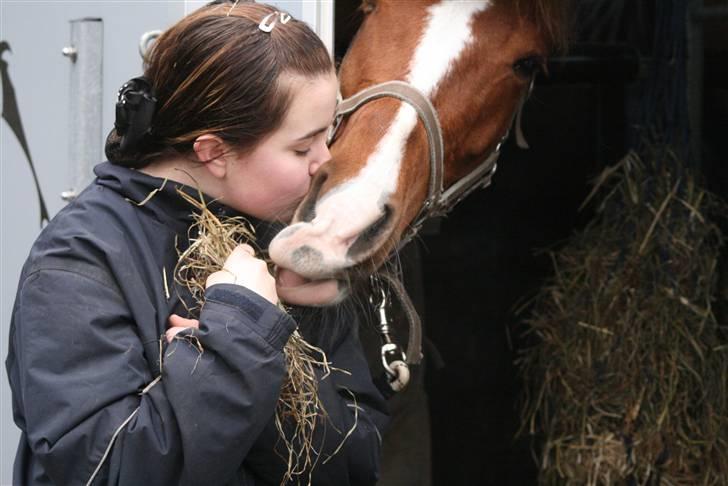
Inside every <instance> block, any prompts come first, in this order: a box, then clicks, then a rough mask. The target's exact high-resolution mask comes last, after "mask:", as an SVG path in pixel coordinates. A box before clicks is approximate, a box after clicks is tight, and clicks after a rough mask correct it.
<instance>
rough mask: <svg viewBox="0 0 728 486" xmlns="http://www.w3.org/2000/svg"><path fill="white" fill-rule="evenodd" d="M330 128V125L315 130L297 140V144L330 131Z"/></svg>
mask: <svg viewBox="0 0 728 486" xmlns="http://www.w3.org/2000/svg"><path fill="white" fill-rule="evenodd" d="M328 128H329V127H328V125H327V126H325V127H323V128H316V129H315V130H313V131H311V132H309V133H307V134H306V135H304V136H303V137H301V138H297V139H296V142H300V141H302V140H306V139H307V138H311V137H315V136H316V135H318V134H319V133H321V132H323V131H326V130H328Z"/></svg>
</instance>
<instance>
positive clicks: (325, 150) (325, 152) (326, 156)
mask: <svg viewBox="0 0 728 486" xmlns="http://www.w3.org/2000/svg"><path fill="white" fill-rule="evenodd" d="M329 160H331V152H329V147H328V146H327V145H326V144H324V145H323V147H322V148H321V151H320V153H319V155H318V157H316V160H314V161H313V162H311V164H310V165H309V166H308V173H309V175H310V176H312V177H313V175H314V174H315V173H316V171H318V170H319V168H320V167H321V166H322V165H324V164H325V163H326V162H328V161H329Z"/></svg>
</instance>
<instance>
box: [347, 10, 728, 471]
mask: <svg viewBox="0 0 728 486" xmlns="http://www.w3.org/2000/svg"><path fill="white" fill-rule="evenodd" d="M706 3H707V4H711V3H713V4H717V5H727V4H726V3H725V2H706ZM358 5H359V2H358V1H356V0H344V1H342V0H338V1H337V2H336V22H337V23H336V53H337V57H338V58H340V57H341V56H343V54H344V52H345V51H346V48H347V46H348V43H349V41H350V38H351V36H352V35H353V33H354V32H355V31H356V29H357V28H358V25H359V23H360V21H361V14H360V13H358V11H357V7H358ZM575 5H576V7H575V8H574V16H575V19H574V25H575V26H578V27H579V28H576V29H574V33H573V35H572V41H573V43H572V46H571V48H570V51H569V52H568V53H566V54H565V56H567V57H568V56H572V57H574V56H576V55H586V56H587V57H589V55H590V54H591V55H593V56H592V57H600V56H601V57H603V58H604V59H602V61H601V64H600V62H596V63H592V64H591V65H590V66H591V67H589V66H587V67H586V68H584V66H582V68H578V67H576V68H574V66H571V67H566V68H564V67H563V66H562V69H559V65H558V60H554V62H555V63H556V64H555V65H554V66H555V69H554V70H552V76H551V78H550V79H548V80H546V79H543V78H542V79H540V80H539V82H538V83H537V85H536V88H535V90H534V92H533V95H532V97H531V99H530V100H529V102H528V103H527V104H526V108H525V111H524V116H523V120H524V121H523V129H524V133H525V135H526V139H527V140H528V142H529V144H530V146H531V149H530V150H527V151H526V150H520V149H518V148H516V147H515V145H514V143H513V141H512V140H511V141H510V142H509V143H508V144H507V145H506V147H505V149H504V152H503V154H502V156H501V159H500V161H499V164H498V171H497V174H496V176H495V178H494V180H493V185H492V186H491V187H490V188H488V189H487V190H485V191H478V192H476V193H474V194H473V195H471V196H470V197H469V198H468V199H467V200H465V201H464V202H462V203H461V204H460V205H459V206H458V207H457V208H456V210H455V211H453V213H452V214H451V215H450V216H448V217H447V218H446V219H444V220H442V221H441V222H440V224H439V229H437V230H435V231H430V232H429V234H424V235H423V236H422V238H421V242H420V243H421V248H422V249H423V251H422V265H423V268H422V270H423V276H424V278H423V284H424V300H425V311H424V315H423V321H424V323H425V327H426V334H427V335H428V336H429V339H430V340H431V341H432V343H433V344H434V346H435V347H436V348H437V350H438V351H439V353H440V355H441V356H442V359H443V361H444V364H445V366H444V367H442V368H440V369H435V367H434V366H433V365H432V362H431V361H430V362H429V363H430V364H429V368H428V370H427V375H426V385H427V386H426V389H427V392H428V394H429V397H430V400H429V404H430V412H431V426H432V460H433V464H432V468H433V484H435V485H451V484H452V485H460V484H482V485H528V484H535V483H536V482H537V479H536V474H537V469H536V465H535V462H534V460H533V457H532V453H531V443H530V439H529V438H528V437H521V438H516V432H517V431H518V429H519V427H520V418H519V408H518V407H519V396H520V394H521V384H520V382H519V378H518V373H517V369H516V367H515V365H514V360H515V359H516V357H517V350H518V349H519V346H520V345H522V338H521V337H520V335H521V333H522V332H523V324H522V323H521V321H522V320H523V318H525V316H526V315H527V312H526V314H524V315H521V316H518V315H516V312H515V311H516V309H517V308H519V307H521V306H523V305H524V304H526V303H527V302H528V299H529V298H530V297H532V296H533V295H534V294H535V292H536V291H537V290H538V289H539V287H540V286H541V285H542V283H543V281H544V279H546V278H548V276H549V275H550V274H551V271H552V267H551V260H550V257H549V255H548V252H547V251H546V250H557V249H558V248H559V247H560V246H561V245H563V243H564V242H565V241H566V240H567V239H568V238H569V236H570V235H571V234H573V233H574V232H575V231H578V230H579V229H580V228H582V227H583V226H584V225H585V224H586V223H587V222H588V221H589V220H590V218H591V217H592V216H593V214H592V212H591V210H589V209H586V210H583V211H579V206H580V205H581V203H582V202H583V200H584V198H585V197H586V195H587V194H588V193H589V191H590V190H591V185H590V182H591V181H592V180H593V178H594V177H595V176H596V175H597V174H598V173H599V172H600V171H601V170H602V169H603V168H604V167H605V166H607V165H609V164H613V163H615V162H617V161H618V160H619V159H620V158H621V157H622V156H623V155H624V154H625V153H626V151H627V150H628V149H629V148H631V147H634V146H635V145H636V144H637V143H639V139H640V136H641V132H640V128H639V125H640V123H641V121H643V120H644V113H643V111H644V98H645V96H646V95H647V94H649V93H650V92H652V91H654V89H655V82H658V83H659V82H664V81H665V80H659V79H658V80H657V81H656V80H655V79H654V77H653V79H650V78H651V76H650V74H651V70H654V69H655V68H654V63H653V62H652V61H653V56H654V55H655V47H654V46H655V45H657V44H656V42H659V38H657V37H656V35H657V34H659V32H656V24H658V23H659V22H658V21H657V16H658V12H657V8H656V5H657V4H656V2H655V1H654V0H653V1H623V2H619V1H614V2H604V1H601V2H600V1H582V2H577V3H576V4H575ZM663 5H665V4H663ZM600 9H601V10H600ZM662 14H664V12H662ZM662 35H665V32H663V33H662ZM704 46H705V50H704V54H705V68H704V69H705V71H704V83H703V97H704V103H703V124H702V126H703V141H702V146H701V145H698V146H699V147H700V154H698V155H697V156H694V157H693V158H692V159H691V160H689V161H687V160H686V163H689V164H691V165H693V166H695V167H698V168H699V170H700V171H701V172H702V174H703V175H704V177H705V182H706V184H707V185H708V187H709V188H710V189H711V190H712V191H714V192H716V193H718V194H720V195H721V196H723V197H724V198H725V197H726V195H728V164H727V162H728V150H727V149H726V143H725V139H726V138H727V137H728V81H727V79H728V77H727V76H728V17H723V18H722V19H714V20H709V21H706V22H705V23H704ZM605 53H606V55H605ZM679 89H683V88H682V87H681V88H679ZM651 90H652V91H651Z"/></svg>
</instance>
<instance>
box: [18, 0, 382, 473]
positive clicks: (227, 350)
mask: <svg viewBox="0 0 728 486" xmlns="http://www.w3.org/2000/svg"><path fill="white" fill-rule="evenodd" d="M336 86H337V85H336V78H335V74H334V70H333V66H332V63H331V61H330V58H329V55H328V53H327V51H326V49H325V48H324V46H323V44H322V43H321V42H320V40H319V39H318V38H317V37H316V36H315V34H314V33H313V32H312V31H311V30H310V29H309V28H308V27H307V26H306V25H305V24H304V23H302V22H298V21H296V20H295V19H291V18H290V17H289V16H288V15H287V14H285V13H282V12H277V11H276V10H275V9H273V8H272V7H269V6H264V5H260V4H252V3H238V2H235V3H234V4H233V3H215V4H211V5H208V6H206V7H203V8H201V9H200V10H198V11H196V12H194V13H193V14H191V15H190V16H188V17H186V18H184V19H182V20H181V21H180V22H179V23H177V24H176V25H174V26H173V27H171V28H170V29H169V30H168V31H167V32H165V33H164V34H163V35H162V36H161V37H160V38H159V39H158V40H157V42H156V43H155V45H154V47H153V49H152V52H151V54H150V58H149V59H148V62H147V65H146V67H145V73H144V77H143V78H136V79H134V80H132V81H130V82H129V83H127V84H126V85H125V86H124V87H123V88H122V90H121V91H120V96H119V103H118V105H117V119H116V125H115V126H116V128H115V130H114V131H112V133H111V135H110V136H109V140H108V142H107V156H108V157H109V159H110V162H107V163H103V164H101V165H99V166H97V167H96V169H95V173H96V176H97V178H96V180H95V181H94V183H92V184H91V185H90V186H89V187H88V188H87V189H86V190H85V191H84V192H83V193H82V194H81V195H80V196H79V197H78V198H77V199H76V200H75V201H74V202H73V203H71V204H69V205H68V206H67V207H66V208H64V209H63V210H62V211H61V212H60V213H59V214H58V215H57V216H56V217H55V218H54V219H53V221H52V222H51V223H50V224H49V225H48V226H47V227H46V228H45V229H44V231H43V232H42V234H41V235H40V237H39V238H38V240H37V241H36V243H35V244H34V246H33V248H32V250H31V252H30V256H29V258H28V261H27V263H26V265H25V267H24V268H23V272H22V275H21V279H20V285H19V289H18V294H17V298H16V302H15V307H14V310H13V316H12V319H13V320H12V324H11V331H10V352H9V356H8V361H7V369H8V374H9V378H10V384H11V387H12V390H13V408H14V415H15V422H16V423H17V425H18V426H19V427H20V428H21V430H22V437H21V441H20V445H19V448H18V453H17V458H16V462H15V471H14V483H15V484H22V485H46V484H56V485H75V484H104V485H106V484H115V485H116V484H123V485H155V486H156V485H160V486H161V485H178V484H185V485H193V484H199V485H227V484H236V485H241V484H242V485H258V484H274V485H277V484H280V482H281V479H282V477H283V474H284V471H285V470H286V462H285V461H284V460H283V459H282V458H281V457H280V456H279V454H280V452H281V449H280V447H278V445H277V441H278V432H277V431H276V429H275V426H274V423H273V418H274V412H275V407H276V403H277V400H278V396H279V392H280V387H281V383H282V382H283V379H284V375H285V362H284V356H283V352H282V349H283V346H284V344H285V343H286V341H287V340H288V337H289V336H290V334H291V333H292V331H293V329H294V327H295V322H294V320H293V319H292V318H291V317H290V316H289V315H288V314H286V313H284V312H282V311H281V310H279V308H278V307H277V306H276V304H277V303H278V295H277V293H276V286H275V281H274V279H273V278H272V277H271V276H270V275H269V273H268V271H267V267H266V264H265V263H264V262H263V261H261V260H258V259H256V258H255V257H254V256H253V252H252V251H251V250H252V249H251V248H250V247H248V246H247V245H241V246H240V247H238V248H237V249H236V250H235V251H234V252H233V253H232V254H231V255H230V257H229V258H228V260H227V262H226V263H225V270H224V271H220V272H217V273H214V274H213V275H212V276H211V277H210V278H209V279H208V282H207V289H206V294H205V300H206V303H205V305H204V307H203V308H202V310H201V313H200V316H199V320H198V321H190V320H188V319H187V317H188V316H187V315H186V313H185V310H184V306H183V303H182V301H181V300H182V299H185V298H186V294H185V290H184V289H181V288H179V287H177V288H176V289H174V288H173V286H174V282H173V272H174V268H175V264H176V260H177V251H176V249H177V248H184V247H185V245H186V244H187V243H186V239H187V237H188V234H187V231H188V228H189V226H190V224H191V222H192V219H191V210H192V208H191V206H190V205H189V204H188V203H187V202H185V201H184V200H183V199H182V198H181V197H180V196H179V194H178V193H177V188H183V189H184V190H186V191H188V192H189V193H190V194H193V195H196V194H197V190H198V189H199V190H201V191H202V192H204V193H205V194H206V200H207V201H212V200H213V199H214V200H215V202H214V203H211V204H210V208H211V209H212V210H214V211H216V212H217V213H218V214H221V215H237V214H244V215H246V216H247V217H249V218H250V219H251V220H252V221H254V223H255V224H256V225H258V226H259V234H262V235H263V236H261V239H265V236H264V234H265V233H266V230H265V228H266V226H265V225H266V223H265V222H270V221H276V220H282V221H285V220H287V219H288V218H290V216H291V215H292V211H293V208H295V206H296V205H297V203H298V202H299V201H300V200H301V198H302V197H303V195H304V194H305V193H306V191H307V189H308V186H309V181H310V178H311V176H312V174H314V173H315V172H316V170H317V169H318V168H319V167H320V166H321V165H322V164H324V163H326V161H327V160H328V158H329V153H328V149H327V147H326V144H325V136H326V130H327V128H328V126H329V124H330V122H331V120H332V116H333V112H334V108H335V103H336ZM165 180H166V181H167V182H166V183H165ZM142 202H143V204H142ZM260 243H262V244H264V242H263V241H260ZM170 289H172V290H171V291H170ZM189 327H197V328H198V329H195V330H194V336H195V337H196V339H198V340H199V344H200V345H201V347H202V349H204V351H203V352H202V353H200V351H199V349H198V348H197V347H195V346H187V345H177V346H175V347H174V349H173V350H172V349H171V348H172V346H173V345H170V344H168V342H169V341H170V340H171V339H172V337H173V335H174V334H175V333H178V332H182V333H183V334H182V335H190V333H192V332H193V331H192V330H190V329H189ZM185 328H188V329H185ZM337 329H338V330H339V332H338V334H337V338H336V339H335V342H334V343H331V345H330V346H329V347H328V349H327V351H328V358H329V360H330V361H331V362H332V363H333V364H334V366H336V367H338V368H342V369H345V370H347V371H348V372H349V373H350V374H345V373H334V374H332V375H330V376H329V377H328V378H326V379H325V380H322V381H321V382H320V390H319V393H320V398H321V400H322V401H323V404H324V407H325V410H326V412H327V414H328V417H327V418H326V419H325V420H321V422H320V427H319V433H318V435H317V436H316V438H315V444H316V448H317V450H318V451H319V452H320V456H319V458H318V465H317V466H316V468H314V470H313V471H314V474H313V484H316V485H318V484H331V485H337V486H340V485H347V484H357V485H359V484H373V483H374V482H375V481H376V479H377V474H378V463H379V458H378V455H379V446H380V436H379V429H381V428H382V426H383V424H384V421H385V415H384V413H383V410H384V401H383V398H382V397H381V395H380V394H379V392H378V391H377V389H376V388H375V387H374V386H373V385H372V382H371V377H370V375H369V371H368V368H367V365H366V362H365V360H364V358H363V356H362V353H361V349H360V346H359V341H358V337H357V333H356V328H355V327H354V324H353V323H351V322H346V323H343V324H342V325H340V326H338V328H337ZM165 333H166V334H167V339H165V338H164V336H165ZM185 333H187V334H185ZM178 337H179V336H178ZM174 343H175V344H176V343H178V341H177V340H175V341H174ZM352 430H353V432H351V433H350V434H349V432H350V431H352ZM340 446H341V447H340ZM277 447H278V450H276V448H277ZM337 449H339V450H338V452H336V453H334V452H335V451H336V450H337ZM306 479H307V478H306ZM304 482H305V480H304Z"/></svg>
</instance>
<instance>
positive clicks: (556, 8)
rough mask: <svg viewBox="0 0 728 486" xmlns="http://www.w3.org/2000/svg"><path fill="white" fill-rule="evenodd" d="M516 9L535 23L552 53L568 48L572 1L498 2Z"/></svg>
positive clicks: (519, 0) (532, 0)
mask: <svg viewBox="0 0 728 486" xmlns="http://www.w3.org/2000/svg"><path fill="white" fill-rule="evenodd" d="M498 3H500V4H503V5H506V6H510V7H513V8H515V9H516V12H517V13H518V14H519V15H522V16H524V17H526V18H528V19H530V20H531V21H533V22H534V23H535V24H536V25H537V26H538V28H539V29H540V30H541V32H542V34H543V35H544V38H545V39H546V42H547V43H548V44H549V47H550V48H551V50H552V51H554V52H556V53H558V52H563V51H565V50H566V48H567V47H568V42H569V29H570V19H569V10H570V7H571V5H572V3H573V2H572V0H498Z"/></svg>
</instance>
